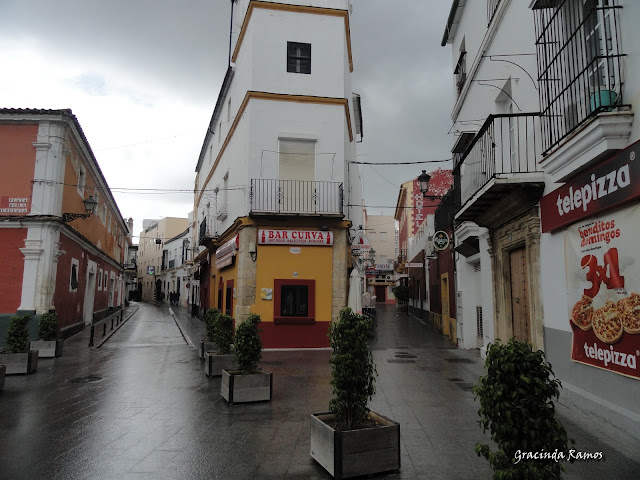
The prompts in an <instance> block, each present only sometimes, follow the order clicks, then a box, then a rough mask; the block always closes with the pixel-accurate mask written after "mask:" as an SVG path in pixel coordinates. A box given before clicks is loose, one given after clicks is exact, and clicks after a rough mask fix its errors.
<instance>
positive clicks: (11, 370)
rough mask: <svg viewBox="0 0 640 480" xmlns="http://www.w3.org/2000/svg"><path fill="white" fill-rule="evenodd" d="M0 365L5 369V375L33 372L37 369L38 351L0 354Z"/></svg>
mask: <svg viewBox="0 0 640 480" xmlns="http://www.w3.org/2000/svg"><path fill="white" fill-rule="evenodd" d="M0 363H2V364H3V365H4V366H6V367H7V375H14V374H20V373H31V372H35V371H36V368H38V351H37V350H29V351H28V352H21V353H0Z"/></svg>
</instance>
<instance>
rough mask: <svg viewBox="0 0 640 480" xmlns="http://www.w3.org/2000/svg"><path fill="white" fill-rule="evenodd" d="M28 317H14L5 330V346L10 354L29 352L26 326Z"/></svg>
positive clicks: (29, 317)
mask: <svg viewBox="0 0 640 480" xmlns="http://www.w3.org/2000/svg"><path fill="white" fill-rule="evenodd" d="M30 319H31V316H30V315H14V316H13V317H11V321H10V322H9V328H8V329H7V345H8V346H9V351H11V352H12V353H20V352H27V351H29V330H27V325H28V324H29V320H30Z"/></svg>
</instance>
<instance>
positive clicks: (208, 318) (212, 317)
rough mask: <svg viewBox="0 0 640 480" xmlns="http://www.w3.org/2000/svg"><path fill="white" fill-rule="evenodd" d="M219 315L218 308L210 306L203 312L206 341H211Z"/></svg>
mask: <svg viewBox="0 0 640 480" xmlns="http://www.w3.org/2000/svg"><path fill="white" fill-rule="evenodd" d="M219 316H220V310H218V309H217V308H212V309H211V310H207V313H205V314H204V326H205V329H206V332H207V341H208V342H213V341H214V337H215V329H216V322H217V319H218V317H219Z"/></svg>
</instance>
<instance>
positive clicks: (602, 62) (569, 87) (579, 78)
mask: <svg viewBox="0 0 640 480" xmlns="http://www.w3.org/2000/svg"><path fill="white" fill-rule="evenodd" d="M617 3H618V2H617V0H555V1H549V0H538V1H537V2H536V3H535V4H534V6H533V8H534V20H535V31H536V55H537V59H538V80H539V95H540V108H541V118H542V122H541V127H542V137H543V138H542V140H543V141H542V143H543V149H544V152H543V153H544V154H546V153H547V152H548V151H549V150H551V149H552V148H553V147H555V146H556V145H558V144H559V143H560V142H561V141H562V140H563V139H564V138H565V137H567V136H568V135H569V134H570V133H571V132H573V131H574V130H576V129H577V128H578V127H579V126H580V125H582V124H583V123H585V122H586V121H587V120H588V119H589V118H591V117H593V116H595V115H596V114H597V113H599V112H603V111H612V110H614V109H618V108H619V107H621V106H623V99H622V89H621V86H622V83H623V79H622V75H621V71H622V68H621V63H622V57H623V56H624V55H623V53H622V49H621V44H620V40H619V38H620V32H619V29H620V23H619V18H618V16H619V15H620V9H621V8H622V7H621V6H619V5H617ZM624 106H628V105H624Z"/></svg>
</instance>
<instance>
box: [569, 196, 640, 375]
mask: <svg viewBox="0 0 640 480" xmlns="http://www.w3.org/2000/svg"><path fill="white" fill-rule="evenodd" d="M638 218H640V204H635V205H633V206H630V207H627V208H623V209H618V210H615V211H610V212H607V213H604V214H601V215H598V216H592V217H590V218H589V219H585V220H581V221H579V222H577V223H575V224H574V225H572V226H570V227H569V228H567V229H566V230H565V233H564V235H565V237H564V239H565V263H566V265H565V268H566V279H567V280H566V282H567V313H568V321H569V324H570V325H571V328H572V330H573V341H572V347H571V359H572V360H573V361H576V362H580V363H584V364H587V365H591V366H594V367H598V368H602V369H605V370H609V371H612V372H615V373H618V374H621V375H626V376H629V377H633V378H640V367H639V366H638V364H640V295H639V292H640V261H638V255H637V249H638V247H637V243H638V238H640V223H639V222H638Z"/></svg>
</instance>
